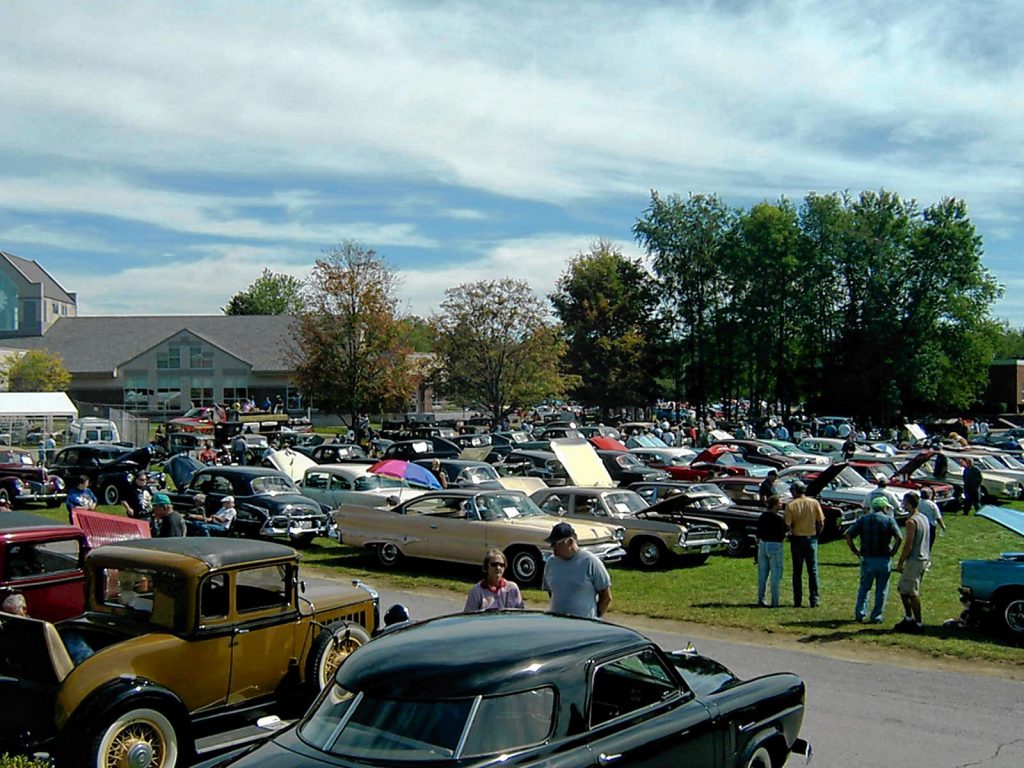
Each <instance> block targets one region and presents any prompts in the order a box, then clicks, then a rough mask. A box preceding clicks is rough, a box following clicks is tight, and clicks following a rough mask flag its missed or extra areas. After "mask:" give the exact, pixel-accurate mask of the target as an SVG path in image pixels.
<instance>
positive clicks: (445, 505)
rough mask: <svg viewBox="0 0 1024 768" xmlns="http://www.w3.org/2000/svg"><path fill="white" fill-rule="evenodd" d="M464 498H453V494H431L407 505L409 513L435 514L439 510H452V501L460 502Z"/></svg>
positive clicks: (406, 509) (406, 508)
mask: <svg viewBox="0 0 1024 768" xmlns="http://www.w3.org/2000/svg"><path fill="white" fill-rule="evenodd" d="M461 501H462V498H461V497H460V498H458V499H453V498H452V497H451V496H429V497H427V498H421V499H416V501H414V502H412V503H411V504H407V505H406V507H405V513H406V514H407V515H434V514H437V513H439V512H446V511H451V509H452V503H453V502H454V503H455V504H458V503H459V502H461Z"/></svg>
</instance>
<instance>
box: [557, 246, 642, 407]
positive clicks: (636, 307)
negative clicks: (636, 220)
mask: <svg viewBox="0 0 1024 768" xmlns="http://www.w3.org/2000/svg"><path fill="white" fill-rule="evenodd" d="M550 299H551V303H552V304H553V305H554V308H555V313H556V314H557V315H558V317H559V319H560V320H561V322H562V328H563V331H564V333H565V336H566V340H567V344H568V348H567V353H566V356H565V359H564V363H563V366H564V368H565V370H567V371H570V372H572V373H574V374H577V375H578V376H579V378H580V382H581V383H580V385H579V386H578V387H577V388H576V390H575V394H576V396H577V397H578V398H579V399H580V400H582V401H583V402H585V403H593V404H595V405H598V406H600V407H601V410H602V412H604V413H608V411H609V410H610V409H611V408H613V407H624V406H642V405H646V404H648V403H650V402H651V400H652V399H653V397H655V396H656V391H655V390H656V385H655V382H654V379H653V377H652V376H651V373H650V372H651V371H652V370H653V368H654V367H655V359H654V357H655V349H656V348H655V342H656V340H657V324H656V323H655V318H654V312H655V309H656V307H657V305H658V298H657V294H656V293H655V291H654V285H653V280H652V278H651V276H650V275H649V274H648V273H647V271H646V270H645V269H644V268H643V265H642V264H641V263H640V262H639V261H633V260H631V259H627V258H626V257H625V256H623V255H622V253H621V252H620V251H619V250H618V249H616V248H615V247H614V246H613V245H611V244H610V243H606V242H603V241H600V242H597V243H595V244H594V245H593V246H592V247H591V250H590V252H589V253H581V254H578V255H577V256H576V258H574V259H573V260H572V262H570V264H569V266H568V268H567V269H566V271H565V272H564V273H563V274H562V276H561V277H560V278H559V280H558V283H557V284H556V291H555V293H553V294H552V295H551V297H550Z"/></svg>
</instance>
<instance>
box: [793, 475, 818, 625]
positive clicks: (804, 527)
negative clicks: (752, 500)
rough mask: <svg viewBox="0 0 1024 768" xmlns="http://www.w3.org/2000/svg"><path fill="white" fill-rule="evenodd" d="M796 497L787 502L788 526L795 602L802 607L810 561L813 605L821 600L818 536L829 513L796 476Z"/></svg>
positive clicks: (794, 482) (810, 590)
mask: <svg viewBox="0 0 1024 768" xmlns="http://www.w3.org/2000/svg"><path fill="white" fill-rule="evenodd" d="M789 490H790V493H792V494H793V499H792V500H791V501H790V502H789V503H788V504H787V505H786V515H785V521H786V529H787V530H788V531H789V552H790V554H791V555H792V557H793V605H795V606H796V607H797V608H799V607H800V606H801V605H803V597H804V585H803V580H804V565H805V564H806V565H807V591H808V593H809V595H808V596H809V597H810V599H811V608H817V607H818V603H819V601H820V597H821V596H820V591H819V583H818V537H819V536H820V535H821V532H822V530H824V528H825V513H824V512H822V511H821V504H819V503H818V500H817V499H812V498H810V497H808V496H805V495H804V492H805V491H806V490H807V486H805V485H804V484H803V482H802V481H800V480H794V481H793V484H792V485H791V486H789Z"/></svg>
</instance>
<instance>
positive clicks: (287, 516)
mask: <svg viewBox="0 0 1024 768" xmlns="http://www.w3.org/2000/svg"><path fill="white" fill-rule="evenodd" d="M181 458H182V457H175V459H174V461H175V462H177V461H178V460H179V459H181ZM168 471H169V472H171V473H172V477H175V475H176V472H175V468H169V469H168ZM175 482H177V478H175ZM187 482H188V485H187V486H186V487H185V488H184V490H182V491H181V492H179V493H176V494H171V501H172V502H173V503H174V505H175V506H176V507H180V508H182V509H189V510H190V509H194V508H195V507H196V496H197V495H199V494H203V495H204V496H205V497H206V498H205V501H204V507H205V509H206V511H207V512H211V513H212V512H215V511H216V510H217V509H219V508H220V503H221V499H223V498H224V497H225V496H233V497H234V498H235V510H236V515H237V516H236V518H235V523H234V530H235V531H236V532H238V533H241V534H243V535H247V536H287V537H288V538H289V540H290V541H291V543H292V544H293V545H295V546H305V545H307V544H309V543H310V542H311V541H312V540H313V538H314V537H315V536H326V535H327V533H328V530H329V527H330V520H329V518H328V517H327V513H326V511H325V510H324V509H323V508H322V507H321V506H320V505H319V504H318V503H317V502H315V501H313V500H312V499H309V498H306V497H305V496H303V495H302V493H301V492H300V491H299V489H298V487H297V486H296V485H295V482H294V481H293V480H292V479H291V478H290V477H289V476H288V475H286V474H285V473H284V472H278V471H277V470H276V469H267V468H266V467H236V466H230V467H202V468H199V469H198V471H196V472H195V473H194V474H192V476H191V478H190V479H188V481H187ZM179 487H181V486H179Z"/></svg>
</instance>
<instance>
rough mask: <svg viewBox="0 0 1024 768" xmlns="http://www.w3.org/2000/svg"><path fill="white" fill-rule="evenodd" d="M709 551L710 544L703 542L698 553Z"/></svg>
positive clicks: (703, 553)
mask: <svg viewBox="0 0 1024 768" xmlns="http://www.w3.org/2000/svg"><path fill="white" fill-rule="evenodd" d="M710 551H711V545H710V544H705V545H704V546H703V547H701V548H700V553H701V554H702V555H706V554H707V553H708V552H710Z"/></svg>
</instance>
